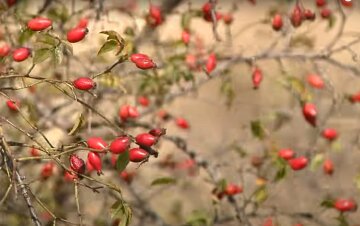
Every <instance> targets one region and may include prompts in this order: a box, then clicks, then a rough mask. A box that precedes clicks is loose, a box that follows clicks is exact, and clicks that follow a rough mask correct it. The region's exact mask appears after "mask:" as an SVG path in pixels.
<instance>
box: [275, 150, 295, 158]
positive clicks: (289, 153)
mask: <svg viewBox="0 0 360 226" xmlns="http://www.w3.org/2000/svg"><path fill="white" fill-rule="evenodd" d="M278 156H279V157H280V158H283V159H285V160H290V159H292V158H294V157H295V152H294V151H293V150H291V149H281V150H279V151H278Z"/></svg>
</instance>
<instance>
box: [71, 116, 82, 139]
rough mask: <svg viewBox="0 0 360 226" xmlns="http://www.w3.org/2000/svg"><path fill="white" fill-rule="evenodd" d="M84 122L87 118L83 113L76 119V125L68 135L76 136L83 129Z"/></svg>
mask: <svg viewBox="0 0 360 226" xmlns="http://www.w3.org/2000/svg"><path fill="white" fill-rule="evenodd" d="M84 122H85V117H84V115H83V114H82V113H81V114H80V115H79V117H78V118H77V119H76V121H75V124H74V126H73V127H72V129H71V130H70V132H69V133H68V135H70V136H73V135H75V134H76V133H77V132H78V131H79V130H80V128H81V126H82V125H83V124H84Z"/></svg>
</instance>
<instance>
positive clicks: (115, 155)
mask: <svg viewBox="0 0 360 226" xmlns="http://www.w3.org/2000/svg"><path fill="white" fill-rule="evenodd" d="M118 157H119V156H118V155H117V154H111V158H110V163H111V165H112V166H113V167H115V166H116V161H117V159H118Z"/></svg>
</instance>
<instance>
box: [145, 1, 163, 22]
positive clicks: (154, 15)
mask: <svg viewBox="0 0 360 226" xmlns="http://www.w3.org/2000/svg"><path fill="white" fill-rule="evenodd" d="M163 21H164V18H163V15H162V12H161V9H160V7H159V6H156V5H152V4H150V7H149V17H148V22H149V24H150V25H151V26H153V27H156V26H159V25H161V24H162V23H163Z"/></svg>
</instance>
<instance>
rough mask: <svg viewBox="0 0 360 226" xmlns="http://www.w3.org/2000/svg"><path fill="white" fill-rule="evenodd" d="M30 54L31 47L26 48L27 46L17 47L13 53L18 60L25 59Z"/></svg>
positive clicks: (13, 56)
mask: <svg viewBox="0 0 360 226" xmlns="http://www.w3.org/2000/svg"><path fill="white" fill-rule="evenodd" d="M29 56H30V49H29V48H25V47H21V48H18V49H16V50H15V51H14V52H13V54H12V58H13V60H14V61H16V62H21V61H24V60H26V59H27V58H28V57H29Z"/></svg>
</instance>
